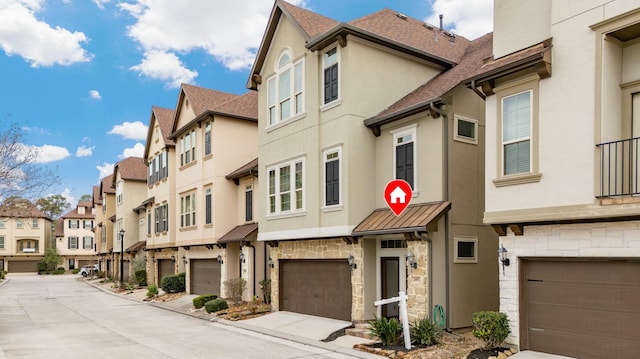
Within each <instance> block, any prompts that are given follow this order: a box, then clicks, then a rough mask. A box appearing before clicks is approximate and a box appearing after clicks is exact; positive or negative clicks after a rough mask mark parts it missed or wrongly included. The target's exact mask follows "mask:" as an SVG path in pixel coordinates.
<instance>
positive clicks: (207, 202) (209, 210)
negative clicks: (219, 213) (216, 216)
mask: <svg viewBox="0 0 640 359" xmlns="http://www.w3.org/2000/svg"><path fill="white" fill-rule="evenodd" d="M204 224H205V225H212V224H213V187H212V186H211V185H209V186H207V187H205V188H204Z"/></svg>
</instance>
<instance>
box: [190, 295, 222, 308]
mask: <svg viewBox="0 0 640 359" xmlns="http://www.w3.org/2000/svg"><path fill="white" fill-rule="evenodd" d="M216 298H218V296H217V295H216V294H203V295H199V296H197V297H195V298H193V306H194V307H196V309H200V308H202V307H204V303H206V302H209V301H212V300H214V299H216Z"/></svg>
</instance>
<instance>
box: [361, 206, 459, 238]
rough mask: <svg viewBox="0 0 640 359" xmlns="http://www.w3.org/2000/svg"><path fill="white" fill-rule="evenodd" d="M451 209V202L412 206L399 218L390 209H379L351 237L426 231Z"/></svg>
mask: <svg viewBox="0 0 640 359" xmlns="http://www.w3.org/2000/svg"><path fill="white" fill-rule="evenodd" d="M449 209H451V202H446V201H443V202H431V203H418V204H411V205H409V206H408V207H407V208H406V209H405V210H404V212H402V214H401V215H399V216H396V215H395V214H394V213H393V212H392V211H391V210H390V209H389V208H386V207H385V208H378V209H376V210H375V211H373V213H371V214H370V215H369V216H367V218H365V219H364V221H362V222H360V224H358V225H357V226H356V228H354V229H353V232H352V233H351V235H352V236H354V237H361V236H366V235H379V234H393V233H408V232H415V231H426V230H427V226H429V224H430V223H431V222H433V221H437V220H438V219H439V218H440V216H442V215H443V214H444V213H446V212H447V211H448V210H449Z"/></svg>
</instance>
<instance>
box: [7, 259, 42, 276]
mask: <svg viewBox="0 0 640 359" xmlns="http://www.w3.org/2000/svg"><path fill="white" fill-rule="evenodd" d="M38 262H39V261H9V268H8V272H9V273H31V272H36V273H37V272H38Z"/></svg>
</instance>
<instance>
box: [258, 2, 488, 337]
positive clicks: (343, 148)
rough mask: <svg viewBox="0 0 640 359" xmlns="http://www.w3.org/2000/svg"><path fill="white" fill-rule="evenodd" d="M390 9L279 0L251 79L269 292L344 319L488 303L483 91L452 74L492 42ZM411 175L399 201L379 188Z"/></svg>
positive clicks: (467, 314) (456, 322)
mask: <svg viewBox="0 0 640 359" xmlns="http://www.w3.org/2000/svg"><path fill="white" fill-rule="evenodd" d="M490 39H491V38H490V36H487V37H483V38H481V39H479V40H476V41H475V42H473V43H472V42H470V41H469V40H467V39H465V38H463V37H459V36H456V35H454V34H451V33H449V32H446V31H444V30H443V29H440V28H439V27H438V26H432V25H429V24H425V23H423V22H422V21H418V20H415V19H412V18H409V17H407V16H406V15H404V14H400V13H397V12H395V11H392V10H389V9H385V10H382V11H379V12H376V13H374V14H371V15H368V16H365V17H363V18H360V19H356V20H354V21H350V22H348V23H340V22H338V21H335V20H332V19H328V18H326V17H323V16H321V15H318V14H315V13H312V12H310V11H307V10H304V9H301V8H299V7H296V6H293V5H291V4H289V3H286V2H284V1H281V0H277V1H276V2H275V5H274V8H273V10H272V13H271V17H270V20H269V23H268V25H267V29H266V32H265V36H264V38H263V40H262V43H261V46H260V48H259V51H258V53H257V56H256V61H255V63H254V65H253V68H252V71H251V75H250V79H249V82H248V84H247V86H248V87H249V88H252V89H257V90H258V93H259V120H260V121H259V127H258V130H259V147H258V158H259V161H260V162H259V172H260V173H261V174H262V176H261V178H262V179H261V186H260V187H261V188H264V190H263V191H261V194H260V196H261V200H260V201H258V204H259V207H258V210H257V213H258V222H259V223H260V230H259V233H258V239H259V240H260V241H264V242H266V243H268V244H269V246H270V247H271V248H270V257H271V261H272V263H273V267H272V269H271V273H270V278H271V280H272V300H273V307H274V308H275V309H276V310H287V311H294V312H300V313H306V314H311V315H319V316H325V317H331V318H336V319H342V320H349V321H364V320H369V319H373V318H374V317H375V316H387V317H392V316H397V315H398V307H397V305H388V306H385V307H383V308H376V307H375V306H374V302H375V301H376V300H379V299H382V298H388V297H393V296H397V295H398V293H399V292H407V293H408V296H409V298H408V309H409V315H410V318H411V320H413V319H416V318H419V317H423V316H426V315H431V314H432V313H433V311H434V309H435V310H436V313H438V315H439V316H442V317H443V318H442V319H446V323H445V325H446V327H447V328H458V327H467V326H470V325H471V319H472V314H473V312H474V311H477V310H490V309H497V304H498V303H497V294H498V286H497V273H496V271H495V264H496V261H497V259H496V256H495V254H496V250H497V235H496V234H495V233H494V232H493V231H492V230H491V228H490V227H489V226H485V225H483V223H482V213H483V209H484V207H483V187H484V185H483V176H484V175H483V171H484V163H483V154H484V152H483V151H484V150H483V145H484V128H483V126H484V107H483V106H484V103H483V101H482V99H480V98H479V97H478V96H477V95H476V94H474V92H473V90H471V89H467V88H465V86H461V85H460V82H461V81H462V80H464V79H465V78H467V77H469V76H470V75H471V74H472V73H473V71H474V70H476V69H477V68H479V67H480V66H481V65H482V60H483V57H484V56H485V55H490V50H491V48H490V47H491V42H490ZM396 178H397V179H405V180H407V181H408V182H409V183H410V185H411V186H412V189H413V198H411V203H412V204H411V206H410V207H409V208H408V209H407V211H406V212H405V213H404V214H402V215H401V216H399V217H396V216H395V215H393V213H392V212H391V211H390V210H389V209H388V208H386V205H385V200H384V188H385V185H386V183H387V182H388V181H390V180H392V179H396Z"/></svg>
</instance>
